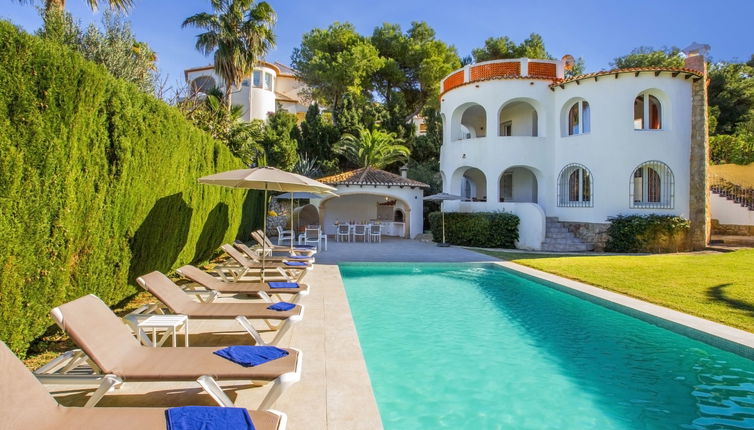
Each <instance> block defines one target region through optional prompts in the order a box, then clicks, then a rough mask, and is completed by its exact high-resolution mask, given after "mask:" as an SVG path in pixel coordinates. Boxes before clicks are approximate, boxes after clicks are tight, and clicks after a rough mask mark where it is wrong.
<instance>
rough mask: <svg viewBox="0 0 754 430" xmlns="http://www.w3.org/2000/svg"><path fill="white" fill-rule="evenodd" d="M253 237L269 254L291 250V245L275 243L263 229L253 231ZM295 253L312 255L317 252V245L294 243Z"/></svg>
mask: <svg viewBox="0 0 754 430" xmlns="http://www.w3.org/2000/svg"><path fill="white" fill-rule="evenodd" d="M251 237H252V239H254V240H256V241H257V243H258V244H259V246H261V247H262V249H264V251H265V252H266V253H267V254H271V253H273V252H281V253H290V252H291V247H290V246H284V245H275V244H273V243H272V241H271V240H270V238H269V237H266V236H265V235H263V234H262V230H257V231H254V232H252V233H251ZM293 253H294V254H296V255H307V256H312V255H314V254H316V253H317V247H316V246H301V245H293Z"/></svg>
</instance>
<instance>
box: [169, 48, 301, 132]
mask: <svg viewBox="0 0 754 430" xmlns="http://www.w3.org/2000/svg"><path fill="white" fill-rule="evenodd" d="M184 75H185V78H186V83H188V85H189V87H190V90H191V92H192V94H200V93H206V92H208V91H209V90H211V89H212V88H214V87H218V88H224V87H225V83H224V82H223V80H222V78H221V77H220V76H219V75H218V74H217V73H215V70H214V67H213V66H212V65H209V66H204V67H195V68H191V69H186V70H184ZM304 87H305V86H304V83H303V82H301V81H300V80H299V79H297V78H296V76H295V70H293V69H291V68H290V67H288V66H285V65H283V64H280V63H267V62H264V61H260V62H259V64H258V65H257V66H256V67H254V71H253V72H252V73H251V74H250V75H249V76H248V77H247V78H245V79H244V80H243V81H242V82H241V86H240V87H233V88H232V89H231V103H232V104H234V105H240V106H242V107H243V115H242V117H241V119H242V120H244V121H252V120H255V119H260V120H266V119H267V114H269V113H271V112H275V111H276V110H277V107H278V106H280V107H281V108H282V109H284V110H286V111H288V112H290V113H292V114H295V115H296V116H297V118H298V121H299V122H301V121H303V120H304V116H305V115H306V109H307V108H308V107H309V102H308V101H307V100H305V99H304V97H303V96H302V90H303V89H304Z"/></svg>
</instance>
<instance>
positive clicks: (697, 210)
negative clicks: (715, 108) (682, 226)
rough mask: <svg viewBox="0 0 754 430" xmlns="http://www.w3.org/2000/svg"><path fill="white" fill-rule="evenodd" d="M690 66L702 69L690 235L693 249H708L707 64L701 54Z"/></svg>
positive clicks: (697, 86) (696, 91) (694, 117)
mask: <svg viewBox="0 0 754 430" xmlns="http://www.w3.org/2000/svg"><path fill="white" fill-rule="evenodd" d="M686 67H687V68H690V69H694V70H698V71H700V72H702V77H701V78H699V77H695V78H693V83H692V86H691V92H692V93H691V157H690V160H689V161H690V178H689V180H690V182H689V222H690V223H691V230H690V231H689V238H690V241H691V242H690V243H691V248H692V249H694V250H700V249H704V248H705V247H706V246H707V244H708V243H709V239H710V230H711V229H710V218H709V214H710V197H709V177H708V175H707V169H708V167H709V124H708V115H707V65H706V63H705V62H704V57H703V56H701V55H691V56H689V57H688V58H686Z"/></svg>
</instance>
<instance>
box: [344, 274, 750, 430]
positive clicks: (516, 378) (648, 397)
mask: <svg viewBox="0 0 754 430" xmlns="http://www.w3.org/2000/svg"><path fill="white" fill-rule="evenodd" d="M340 271H341V274H342V276H343V279H344V281H345V286H346V293H347V295H348V300H349V302H350V305H351V311H352V313H353V317H354V320H355V323H356V328H357V331H358V333H359V340H360V342H361V347H362V349H363V351H364V355H365V358H366V362H367V367H368V369H369V375H370V378H371V380H372V386H373V389H374V392H375V395H376V397H377V403H378V405H379V408H380V413H381V415H382V420H383V424H384V426H385V428H386V429H435V428H454V429H632V430H633V429H740V428H754V362H752V361H751V360H748V359H746V358H743V357H741V356H738V355H735V354H732V353H729V352H726V351H722V350H720V349H717V348H715V347H712V346H710V345H707V344H705V343H702V342H698V341H695V340H692V339H690V338H687V337H684V336H681V335H679V334H676V333H674V332H672V331H669V330H665V329H662V328H659V327H656V326H654V325H652V324H649V323H647V322H644V321H642V320H639V319H636V318H633V317H630V316H627V315H625V314H622V313H619V312H616V311H613V310H610V309H607V308H604V307H602V306H599V305H596V304H594V303H591V302H588V301H586V300H582V299H580V298H577V297H575V296H572V295H570V294H567V293H564V292H562V291H559V290H557V289H554V288H551V287H548V286H546V285H542V284H539V283H538V282H535V281H532V280H529V279H527V278H523V277H520V276H518V275H516V274H514V273H513V272H508V271H505V270H503V269H499V268H496V267H494V266H491V265H462V264H443V265H437V264H410V265H408V264H390V265H384V264H381V265H376V264H343V265H341V266H340Z"/></svg>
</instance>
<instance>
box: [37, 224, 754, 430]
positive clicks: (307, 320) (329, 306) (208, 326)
mask: <svg viewBox="0 0 754 430" xmlns="http://www.w3.org/2000/svg"><path fill="white" fill-rule="evenodd" d="M362 261H363V262H367V261H369V262H497V264H500V265H501V266H504V267H507V268H509V269H512V270H516V271H519V272H521V273H523V274H525V275H527V276H533V277H536V278H539V279H541V280H544V281H546V282H550V283H554V284H558V285H560V287H559V288H567V289H570V290H571V291H572V292H575V294H577V295H581V296H584V297H586V298H588V299H590V300H595V301H600V302H602V303H603V304H607V305H608V306H611V307H614V306H618V307H621V308H622V309H623V311H624V312H626V309H629V311H628V312H629V313H632V314H635V316H638V317H641V318H645V319H650V320H651V321H652V322H654V323H657V324H658V325H663V326H666V327H668V328H672V329H674V330H676V331H681V332H683V333H684V334H687V335H690V336H691V337H696V338H699V339H701V340H705V341H707V342H709V341H710V340H711V339H712V340H713V342H712V343H713V344H716V345H717V346H720V347H723V348H726V349H729V350H734V351H737V352H739V353H741V354H742V355H746V356H749V357H750V358H752V356H751V354H749V352H750V351H752V349H749V348H754V334H752V333H748V332H744V331H742V330H737V329H733V328H730V327H727V326H723V325H720V324H717V323H713V322H710V321H707V320H703V319H700V318H696V317H693V316H690V315H686V314H683V313H681V312H677V311H673V310H670V309H667V308H663V307H660V306H656V305H652V304H649V303H646V302H643V301H640V300H636V299H632V298H629V297H626V296H623V295H621V294H616V293H612V292H609V291H605V290H602V289H599V288H596V287H592V286H590V285H586V284H583V283H580V282H575V281H571V280H567V279H564V278H561V277H558V276H555V275H551V274H547V273H544V272H540V271H537V270H534V269H530V268H526V267H523V266H520V265H517V264H514V263H510V262H500V260H497V259H495V258H492V257H489V256H486V255H482V254H479V253H476V252H473V251H469V250H466V249H463V248H458V247H449V248H439V247H436V246H434V245H433V244H428V243H423V242H419V241H409V240H398V239H387V240H385V241H384V242H383V243H381V244H363V243H337V242H335V241H331V242H330V243H329V249H328V251H326V252H321V253H319V254H317V265H316V268H315V270H313V271H312V272H311V273H310V274H308V275H307V277H306V282H308V283H310V284H311V285H312V288H311V293H310V295H309V296H307V297H304V298H303V300H302V304H303V305H304V306H305V315H304V319H303V321H301V322H300V323H299V324H298V325H296V326H295V327H294V328H293V329H292V330H291V332H290V333H289V334H288V335H287V336H286V338H285V339H283V342H282V343H281V346H286V347H295V348H299V349H300V350H302V351H303V354H304V361H303V373H302V378H301V381H300V382H299V383H298V384H296V385H294V386H293V387H291V388H290V389H289V390H288V391H287V392H286V393H284V394H283V395H282V396H281V398H280V399H279V400H278V401H277V403H276V404H275V406H274V408H275V409H278V410H280V411H283V412H285V413H286V414H287V415H288V419H289V421H288V428H289V429H307V430H308V429H312V430H319V429H349V430H350V429H353V430H359V429H380V428H382V424H381V421H380V415H379V411H378V409H377V404H376V400H375V398H374V395H373V393H372V388H371V384H370V381H369V375H368V373H367V369H366V364H365V362H364V358H363V355H362V352H361V347H360V345H359V339H358V336H357V333H356V328H355V326H354V323H353V319H352V317H351V311H350V308H349V305H348V299H347V297H346V294H345V289H344V287H343V281H342V279H341V277H340V272H339V270H338V267H337V263H339V262H362ZM221 300H223V301H238V299H234V298H228V299H221ZM648 315H654V316H648ZM689 326H691V327H695V329H691V328H688V327H689ZM217 331H222V332H223V333H222V334H219V335H218V334H211V333H212V332H217ZM191 332H192V335H191V342H192V345H194V346H208V345H223V344H229V343H238V342H239V341H241V342H244V341H246V339H247V336H245V335H243V334H240V333H239V332H238V329H237V327H236V326H235V325H234V323H233V322H218V321H196V322H192V325H191ZM705 332H706V333H709V334H706V333H705ZM711 335H714V336H718V337H719V338H715V337H713V336H711ZM265 336H267V335H265ZM270 337H271V336H270ZM720 339H722V340H720ZM222 385H223V386H226V387H227V386H233V388H234V389H233V390H231V392H229V393H228V394H229V395H230V396H231V398H233V399H235V402H236V405H237V406H243V407H248V408H252V409H253V408H255V407H256V405H258V404H259V402H260V401H261V399H262V398H263V396H264V394H266V392H267V388H266V387H262V388H257V387H250V386H249V385H248V381H239V382H238V383H237V384H234V383H232V382H231V383H224V384H222ZM48 388H49V389H50V390H51V391H52V392H53V393H54V394H55V395H56V397H57V398H58V400H59V401H60V402H61V403H63V404H69V405H83V403H84V402H85V399H84V397H83V396H84V395H88V394H89V393H90V392H91V391H92V389H89V390H86V391H83V392H82V390H81V389H80V388H78V387H69V386H59V385H51V386H49V387H48ZM146 393H149V394H146ZM188 403H192V404H212V402H211V400H210V399H209V398H208V396H206V395H204V394H203V393H201V392H200V391H199V389H198V388H197V385H196V384H195V383H126V384H124V386H123V388H121V389H119V390H117V391H115V392H113V393H109V394H108V395H106V396H105V398H104V399H103V401H102V402H101V403H100V405H102V406H163V407H165V406H167V407H169V406H176V405H181V404H188Z"/></svg>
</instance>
